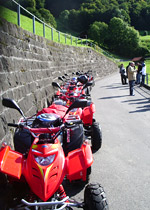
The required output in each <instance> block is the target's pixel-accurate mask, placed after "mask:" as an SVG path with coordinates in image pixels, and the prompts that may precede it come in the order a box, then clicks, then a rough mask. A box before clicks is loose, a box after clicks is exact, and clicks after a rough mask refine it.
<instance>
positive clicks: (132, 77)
mask: <svg viewBox="0 0 150 210" xmlns="http://www.w3.org/2000/svg"><path fill="white" fill-rule="evenodd" d="M136 72H137V70H136V69H135V63H134V62H130V65H129V67H128V80H129V92H130V96H134V94H133V87H134V84H135V80H136Z"/></svg>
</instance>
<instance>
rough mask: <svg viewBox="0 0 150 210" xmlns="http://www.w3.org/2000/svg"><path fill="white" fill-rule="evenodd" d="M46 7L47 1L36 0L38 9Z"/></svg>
mask: <svg viewBox="0 0 150 210" xmlns="http://www.w3.org/2000/svg"><path fill="white" fill-rule="evenodd" d="M44 7H45V0H36V8H37V9H41V8H44Z"/></svg>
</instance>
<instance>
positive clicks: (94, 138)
mask: <svg viewBox="0 0 150 210" xmlns="http://www.w3.org/2000/svg"><path fill="white" fill-rule="evenodd" d="M91 144H92V151H98V150H99V149H100V148H101V146H102V130H101V127H100V125H99V123H98V122H95V121H94V122H93V123H92V127H91Z"/></svg>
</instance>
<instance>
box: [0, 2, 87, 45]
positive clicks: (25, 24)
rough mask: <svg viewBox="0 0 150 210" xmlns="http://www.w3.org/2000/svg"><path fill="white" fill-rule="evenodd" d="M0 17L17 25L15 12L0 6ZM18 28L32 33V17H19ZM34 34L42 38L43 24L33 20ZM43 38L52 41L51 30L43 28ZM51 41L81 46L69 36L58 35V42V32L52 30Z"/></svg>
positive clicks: (78, 41)
mask: <svg viewBox="0 0 150 210" xmlns="http://www.w3.org/2000/svg"><path fill="white" fill-rule="evenodd" d="M0 17H2V18H4V19H6V20H7V21H8V22H11V23H13V24H16V25H17V12H14V11H12V10H9V9H7V8H5V7H2V6H0ZM20 26H21V28H23V29H24V30H27V31H29V32H31V33H33V20H32V17H31V18H29V17H26V16H24V15H21V17H20ZM35 34H36V35H38V36H42V37H43V24H42V23H40V22H38V21H37V20H35ZM45 38H47V39H49V40H52V32H51V28H49V27H47V26H45ZM53 41H55V42H60V43H62V44H68V45H71V44H72V45H74V46H76V45H78V46H83V45H82V43H81V40H77V39H76V37H72V41H71V36H70V35H67V34H66V36H65V34H63V33H60V41H59V35H58V31H57V30H55V29H53Z"/></svg>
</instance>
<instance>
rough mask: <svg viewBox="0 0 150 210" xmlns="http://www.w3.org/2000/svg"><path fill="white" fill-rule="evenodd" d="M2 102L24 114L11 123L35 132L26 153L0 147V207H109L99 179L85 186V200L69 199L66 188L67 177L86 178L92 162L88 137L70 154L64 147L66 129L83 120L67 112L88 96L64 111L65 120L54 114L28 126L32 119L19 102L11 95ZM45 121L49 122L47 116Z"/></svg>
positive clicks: (81, 104)
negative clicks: (65, 152)
mask: <svg viewBox="0 0 150 210" xmlns="http://www.w3.org/2000/svg"><path fill="white" fill-rule="evenodd" d="M3 105H4V106H6V107H9V108H14V109H16V110H18V111H19V112H20V113H21V114H22V116H23V119H22V120H20V123H19V124H14V123H11V124H8V125H9V126H13V127H17V129H19V130H27V131H28V132H29V133H31V134H32V136H33V142H32V144H31V146H30V147H29V150H26V152H25V153H22V152H18V151H14V150H12V149H11V148H10V147H9V146H7V145H6V144H3V146H2V147H1V149H0V209H2V210H33V209H34V210H51V209H57V210H61V209H68V210H69V209H70V210H71V209H72V207H78V208H83V209H84V210H93V209H94V210H104V209H105V210H106V209H108V203H107V200H106V196H105V192H104V190H103V188H102V186H101V185H100V184H98V183H96V184H88V185H87V186H86V187H85V191H84V202H82V203H79V202H77V201H75V200H72V199H70V198H69V197H68V196H67V195H66V193H65V191H64V188H63V180H64V179H65V178H66V179H68V180H69V181H70V182H71V181H73V180H78V179H82V180H83V181H86V179H87V171H88V168H90V167H91V165H92V163H93V156H92V152H91V148H90V145H89V144H88V143H87V142H86V141H84V142H83V143H82V145H81V147H80V148H77V149H75V150H72V151H70V152H68V154H67V155H65V154H64V150H63V148H62V145H63V132H64V130H66V129H68V128H70V126H72V125H78V124H80V123H81V121H80V120H74V119H73V120H71V119H68V120H67V114H68V113H69V112H70V111H71V110H72V109H74V108H79V107H85V106H86V101H85V100H84V101H75V102H74V103H73V104H72V105H71V106H70V107H69V108H68V109H67V111H66V113H65V115H64V116H65V117H66V120H64V118H63V119H60V118H59V117H57V118H55V117H56V116H55V115H54V116H53V117H52V116H51V120H50V121H48V123H50V124H49V127H46V126H45V127H44V126H43V127H38V126H37V127H30V126H28V121H29V124H30V123H31V122H30V120H31V119H30V118H28V119H26V118H25V117H24V114H23V112H22V110H21V109H20V108H19V106H18V105H17V104H16V102H15V101H13V100H11V99H3ZM38 120H40V119H38ZM36 121H37V119H36ZM64 121H65V122H64ZM36 123H37V122H36ZM36 123H34V125H35V124H36ZM44 123H46V125H47V120H46V117H45V120H44ZM37 124H38V123H37Z"/></svg>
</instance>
